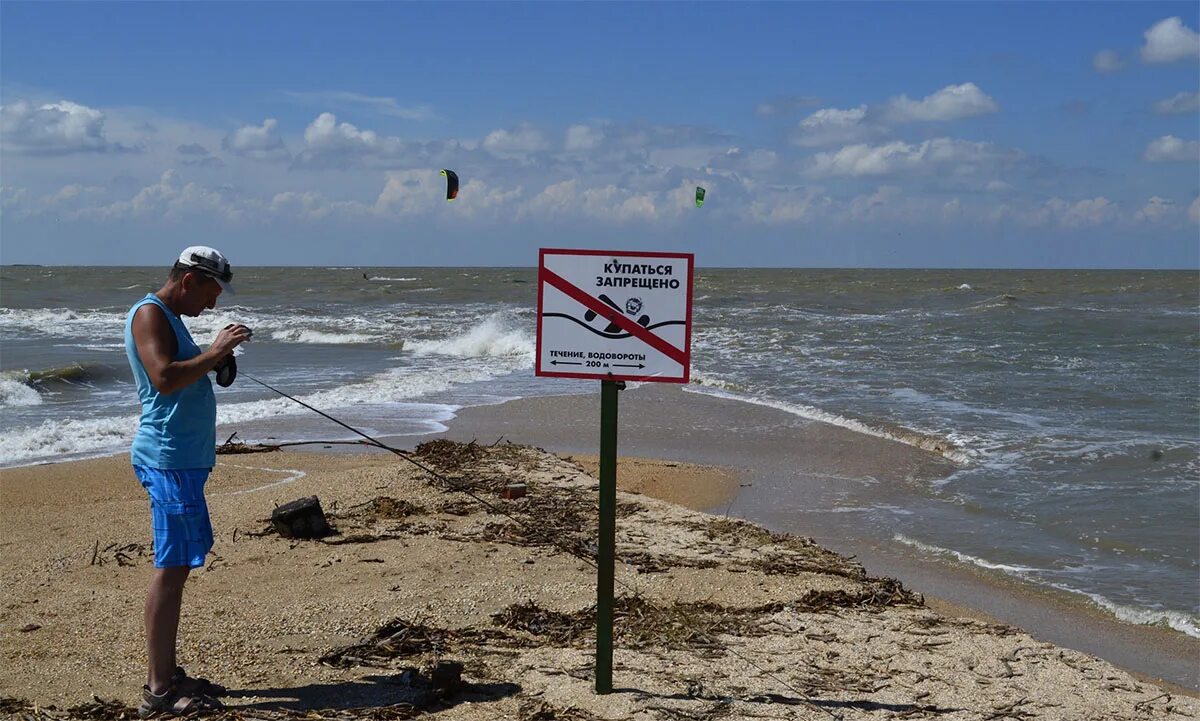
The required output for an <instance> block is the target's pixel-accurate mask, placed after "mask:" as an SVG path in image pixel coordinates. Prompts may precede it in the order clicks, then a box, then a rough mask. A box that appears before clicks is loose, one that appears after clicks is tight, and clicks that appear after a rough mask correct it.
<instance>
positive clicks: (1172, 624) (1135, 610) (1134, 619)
mask: <svg viewBox="0 0 1200 721" xmlns="http://www.w3.org/2000/svg"><path fill="white" fill-rule="evenodd" d="M892 538H893V539H894V540H896V541H899V542H900V543H903V544H904V545H906V546H911V547H912V548H916V549H917V550H919V551H923V552H925V553H928V554H930V555H934V556H942V557H948V558H953V559H955V560H956V561H959V562H961V563H966V564H970V565H972V566H978V567H980V568H986V569H989V570H993V571H1001V572H1003V573H1007V574H1010V575H1013V576H1016V577H1018V578H1021V579H1024V580H1027V581H1030V582H1033V583H1040V584H1044V585H1047V586H1050V587H1051V588H1056V589H1058V590H1060V591H1066V592H1068V593H1073V594H1077V595H1080V596H1083V597H1085V598H1087V599H1089V600H1090V601H1091V602H1092V603H1094V604H1096V605H1097V606H1099V607H1100V608H1102V609H1104V610H1105V611H1108V612H1109V613H1111V614H1112V615H1113V616H1115V617H1116V618H1117V619H1119V620H1121V621H1124V622H1126V623H1132V624H1136V625H1139V626H1167V627H1169V628H1173V629H1175V630H1176V631H1179V632H1181V633H1185V634H1187V635H1189V636H1193V637H1196V638H1200V617H1197V616H1195V615H1193V614H1190V613H1187V612H1185V611H1172V610H1168V609H1161V608H1139V607H1135V606H1127V605H1125V604H1121V603H1116V602H1115V601H1112V600H1110V599H1108V598H1105V597H1104V596H1102V595H1100V594H1098V593H1092V592H1090V591H1081V590H1079V589H1078V588H1073V587H1071V586H1068V585H1066V584H1063V583H1056V582H1053V581H1047V580H1045V579H1041V578H1033V577H1032V575H1033V573H1034V572H1036V571H1037V570H1038V569H1036V568H1032V567H1029V566H1015V565H1010V564H1004V563H994V562H992V561H987V560H985V559H982V558H979V557H977V556H972V555H970V554H966V553H961V552H959V551H955V550H952V549H949V548H942V547H941V546H934V545H931V544H928V543H922V542H920V541H917V540H915V539H912V538H909V537H908V536H905V535H903V534H899V533H897V534H895V535H894V536H892Z"/></svg>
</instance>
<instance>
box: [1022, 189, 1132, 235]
mask: <svg viewBox="0 0 1200 721" xmlns="http://www.w3.org/2000/svg"><path fill="white" fill-rule="evenodd" d="M1116 217H1117V207H1116V205H1115V204H1113V202H1112V201H1111V200H1109V199H1108V198H1105V197H1103V196H1097V197H1095V198H1088V199H1085V200H1080V201H1077V202H1074V203H1072V202H1070V201H1067V200H1063V199H1062V198H1051V199H1050V200H1047V201H1046V202H1045V203H1044V204H1043V205H1042V206H1041V207H1039V208H1036V209H1034V210H1032V211H1030V212H1028V213H1026V214H1025V220H1026V221H1027V222H1030V223H1033V224H1035V225H1045V224H1057V225H1059V226H1061V227H1063V228H1083V227H1087V226H1095V225H1101V224H1104V223H1108V222H1110V221H1113V220H1115V219H1116Z"/></svg>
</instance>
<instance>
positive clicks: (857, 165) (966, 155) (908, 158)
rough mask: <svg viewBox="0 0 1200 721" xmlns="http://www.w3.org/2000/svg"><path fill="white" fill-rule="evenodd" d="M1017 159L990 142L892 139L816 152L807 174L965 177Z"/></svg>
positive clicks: (1016, 154) (852, 176) (1010, 152)
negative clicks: (832, 150) (877, 143)
mask: <svg viewBox="0 0 1200 721" xmlns="http://www.w3.org/2000/svg"><path fill="white" fill-rule="evenodd" d="M1020 157H1021V155H1020V154H1019V153H1014V152H1012V151H1004V150H1001V149H1000V148H998V147H997V146H995V145H993V144H992V143H981V142H979V143H977V142H971V141H966V140H956V139H954V138H934V139H932V140H926V141H924V142H922V143H920V144H917V145H911V144H909V143H906V142H904V141H901V140H895V141H892V142H890V143H884V144H882V145H867V144H865V143H859V144H856V145H847V146H845V147H844V148H842V149H840V150H838V151H837V152H831V153H817V154H816V156H814V157H813V162H812V165H811V168H810V172H811V173H812V174H814V175H817V176H831V177H837V176H841V177H851V178H857V177H867V176H882V175H894V174H903V173H927V172H933V171H935V170H936V171H943V172H948V173H951V174H955V175H968V174H971V173H975V172H978V171H980V170H985V169H990V168H998V167H1002V166H1004V165H1006V164H1009V163H1012V162H1014V161H1016V160H1018V159H1019V158H1020Z"/></svg>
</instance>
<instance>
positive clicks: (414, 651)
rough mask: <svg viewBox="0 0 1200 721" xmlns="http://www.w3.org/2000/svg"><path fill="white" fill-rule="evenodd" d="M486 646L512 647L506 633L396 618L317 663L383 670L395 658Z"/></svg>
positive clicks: (470, 649) (472, 649) (477, 649)
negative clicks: (376, 667) (440, 625)
mask: <svg viewBox="0 0 1200 721" xmlns="http://www.w3.org/2000/svg"><path fill="white" fill-rule="evenodd" d="M487 644H497V645H508V646H511V645H514V644H513V642H512V639H511V637H510V636H509V635H508V634H505V633H501V632H498V631H493V630H490V629H488V630H484V631H479V630H476V629H473V628H465V629H457V630H456V629H447V628H434V627H433V626H428V625H426V624H424V623H422V622H421V621H420V620H416V621H408V620H405V619H403V618H396V619H392V620H391V621H389V622H388V623H386V624H384V625H383V626H381V627H380V628H379V629H378V630H377V631H375V633H374V634H372V635H371V637H370V638H366V639H363V640H362V641H360V642H359V643H356V644H354V645H351V646H346V647H344V648H340V649H335V650H333V651H330V652H328V653H326V654H324V655H323V656H321V658H320V659H319V661H320V662H321V663H323V664H325V665H326V666H333V667H335V668H349V667H351V666H379V667H387V666H390V665H391V663H392V662H393V661H394V660H395V659H404V658H411V657H414V656H421V655H424V654H432V655H435V656H441V655H442V654H444V653H447V652H450V651H455V650H464V651H468V652H472V651H479V650H480V648H481V647H482V646H485V645H487Z"/></svg>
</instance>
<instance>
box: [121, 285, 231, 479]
mask: <svg viewBox="0 0 1200 721" xmlns="http://www.w3.org/2000/svg"><path fill="white" fill-rule="evenodd" d="M147 303H153V304H155V305H157V306H158V307H159V308H162V311H163V313H164V314H166V316H167V320H168V321H169V322H170V323H171V330H173V331H175V346H176V348H177V350H176V351H175V360H177V361H182V360H187V359H189V358H195V357H196V356H198V355H200V352H201V351H200V347H199V346H197V345H196V342H195V341H193V340H192V334H191V333H188V329H187V326H185V325H184V324H183V321H181V320H180V319H179V316H177V315H175V314H174V313H173V312H171V309H170V308H168V307H167V305H166V303H163V302H162V301H161V300H159V298H158V296H156V295H154V294H153V293H149V294H147V295H146V297H145V298H142V299H141V300H139V301H138V302H137V303H135V304H134V306H133V307H132V308H130V309H129V315H128V316H126V317H125V356H126V357H127V358H129V368H130V369H131V370H132V371H133V380H134V382H136V383H137V392H138V398H139V399H141V401H142V418H141V421H140V422H139V424H138V430H137V435H136V436H134V438H133V448H132V449H131V453H130V456H131V458H132V460H133V464H134V465H135V466H149V467H151V468H163V469H181V468H212V467H213V466H214V465H216V462H217V454H216V446H217V439H216V436H217V399H216V397H215V396H214V395H213V390H212V382H211V381H210V380H209V379H208V375H207V374H206V375H203V376H200V379H199V380H197V381H196V382H195V383H192V384H191V385H189V386H187V387H185V388H181V389H179V390H177V391H175V392H174V393H167V394H163V393H159V392H158V389H157V388H155V387H154V384H153V383H151V382H150V376H149V375H148V374H147V373H146V367H145V366H144V365H142V359H141V358H139V357H138V352H137V344H136V343H135V342H134V340H133V316H134V314H135V313H137V311H138V308H141V307H142V306H143V305H146V304H147Z"/></svg>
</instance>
